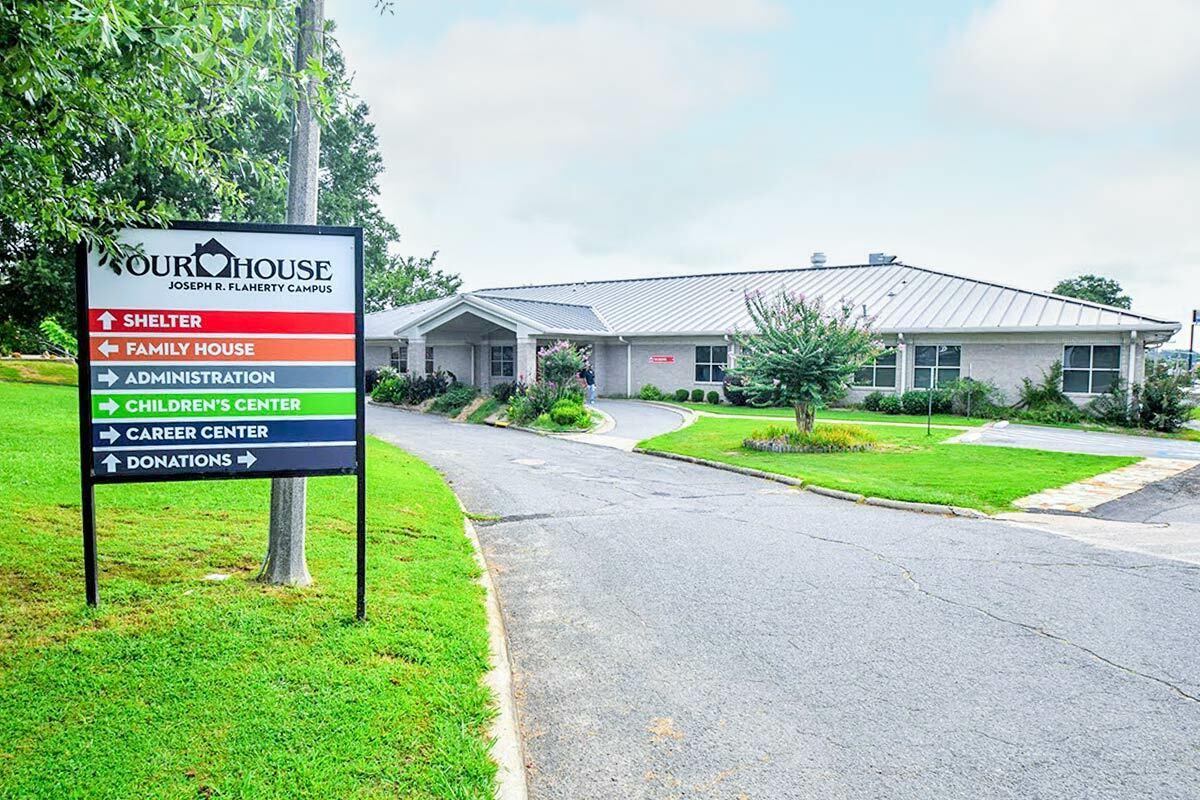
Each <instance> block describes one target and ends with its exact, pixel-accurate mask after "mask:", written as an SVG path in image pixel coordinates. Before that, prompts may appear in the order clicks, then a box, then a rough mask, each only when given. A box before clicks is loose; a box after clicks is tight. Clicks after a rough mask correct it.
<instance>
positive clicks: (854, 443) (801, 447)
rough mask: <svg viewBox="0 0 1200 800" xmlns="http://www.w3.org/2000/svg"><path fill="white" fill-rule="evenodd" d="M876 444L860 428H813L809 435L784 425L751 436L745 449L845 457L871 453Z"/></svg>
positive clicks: (865, 430) (762, 430) (873, 438)
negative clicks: (854, 453) (868, 451)
mask: <svg viewBox="0 0 1200 800" xmlns="http://www.w3.org/2000/svg"><path fill="white" fill-rule="evenodd" d="M875 442H876V438H875V434H873V433H871V432H870V431H868V430H867V429H866V428H864V427H862V426H861V425H826V424H819V425H814V426H813V429H812V430H811V431H809V432H808V433H801V432H800V431H798V430H796V429H795V428H787V427H784V426H782V425H768V426H766V427H765V428H758V429H756V430H754V431H753V432H751V434H750V436H749V438H748V439H746V441H744V442H743V443H742V446H743V447H748V448H751V449H760V448H757V447H754V445H755V444H759V445H768V447H767V448H762V449H780V450H782V451H785V452H787V451H792V452H802V453H846V452H856V451H863V450H870V449H871V448H872V447H873V446H874V444H875ZM771 446H773V447H771Z"/></svg>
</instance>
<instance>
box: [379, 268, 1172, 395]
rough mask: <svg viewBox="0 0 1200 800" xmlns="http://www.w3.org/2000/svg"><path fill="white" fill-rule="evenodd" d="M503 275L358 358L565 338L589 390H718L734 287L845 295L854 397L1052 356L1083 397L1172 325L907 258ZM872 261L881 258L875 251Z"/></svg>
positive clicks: (1136, 371) (399, 325)
mask: <svg viewBox="0 0 1200 800" xmlns="http://www.w3.org/2000/svg"><path fill="white" fill-rule="evenodd" d="M823 261H824V257H823V256H822V255H821V254H819V253H818V254H814V257H813V266H811V267H806V268H796V269H769V270H756V271H751V272H725V273H712V274H704V275H680V276H664V277H656V278H632V279H627V280H603V281H583V282H576V283H559V284H547V285H541V286H512V287H503V288H496V289H481V290H478V291H472V292H464V293H462V294H457V295H454V296H453V297H445V298H440V299H437V300H429V301H425V302H421V303H415V304H413V305H409V306H403V307H401V308H396V309H392V310H389V311H381V312H378V313H374V314H368V315H367V318H366V339H367V342H366V344H367V366H368V367H369V368H370V367H380V366H385V365H391V366H392V367H395V368H396V369H399V370H401V371H407V372H410V373H423V372H429V371H433V370H449V371H450V372H453V373H454V374H455V376H456V377H457V378H458V379H459V380H460V381H464V382H469V383H473V384H475V385H477V386H480V387H483V388H487V387H490V386H492V385H494V384H496V383H499V382H504V381H513V380H526V381H528V380H531V379H533V377H534V376H535V374H536V370H537V363H536V362H537V355H536V354H537V349H538V348H539V347H540V346H543V345H545V344H548V343H550V342H552V341H555V340H558V339H568V340H571V341H573V342H575V343H577V344H579V345H580V346H582V347H584V348H586V349H587V350H588V351H590V353H591V355H592V363H593V368H594V371H595V374H596V383H597V389H598V391H599V392H600V394H607V395H634V394H636V393H637V392H638V390H639V389H640V388H641V387H642V386H643V385H645V384H654V385H655V386H657V387H659V388H660V389H662V390H664V391H667V392H670V391H673V390H675V389H681V388H682V389H689V390H691V389H696V388H699V389H704V390H709V389H718V390H719V389H720V387H721V381H722V378H723V377H724V374H725V370H726V368H728V367H729V365H730V364H732V363H734V362H735V361H736V360H737V348H736V346H735V344H734V342H733V341H732V336H731V332H732V331H734V330H748V329H749V328H750V320H749V316H748V314H747V313H746V307H745V302H744V298H745V294H746V293H747V292H751V291H761V292H763V293H766V294H771V293H775V292H778V291H780V290H784V289H786V290H790V291H794V292H800V293H803V294H806V295H809V296H813V295H817V296H821V297H824V298H826V299H827V300H828V301H830V302H837V301H841V300H843V299H845V300H848V301H850V302H851V303H853V305H854V306H855V307H856V308H859V307H861V309H862V313H863V314H864V315H865V316H866V317H869V318H871V319H872V320H873V328H874V330H875V331H877V332H878V334H879V336H880V338H881V339H882V340H883V341H884V342H885V344H886V345H887V346H888V350H887V352H885V353H884V354H883V355H881V356H880V357H879V358H878V359H877V360H876V361H875V363H873V364H871V365H868V366H867V367H864V368H863V369H861V370H860V371H859V373H858V375H857V376H856V380H855V383H856V386H855V388H854V391H853V392H852V394H851V397H850V398H849V399H850V400H852V401H853V400H858V399H861V398H862V397H863V396H864V395H866V394H867V393H868V392H871V391H882V392H903V391H906V390H908V389H912V388H922V387H926V386H929V385H930V384H931V383H936V384H944V383H946V382H948V381H951V380H954V379H956V378H958V377H960V376H961V377H968V376H969V377H973V378H976V379H979V380H986V381H991V382H992V383H994V384H996V386H997V387H999V389H1000V390H1001V391H1002V392H1003V393H1004V394H1005V396H1006V398H1007V399H1008V400H1009V401H1010V402H1011V401H1013V400H1015V399H1016V393H1017V390H1018V388H1019V387H1020V384H1021V379H1022V378H1024V377H1030V378H1034V379H1036V378H1038V377H1040V376H1041V374H1042V371H1043V370H1044V369H1047V368H1048V367H1049V366H1050V365H1051V364H1052V363H1053V362H1055V361H1062V363H1063V366H1064V368H1065V371H1064V377H1063V384H1064V389H1065V390H1066V391H1067V392H1068V393H1069V394H1070V395H1071V396H1072V397H1074V398H1075V399H1076V400H1077V401H1079V402H1085V401H1086V400H1088V399H1090V398H1091V397H1093V396H1095V395H1096V394H1099V393H1102V392H1104V391H1106V390H1107V389H1108V387H1109V386H1110V385H1111V384H1112V382H1113V381H1114V380H1116V379H1118V378H1120V379H1121V380H1124V381H1126V382H1128V381H1129V380H1130V377H1131V376H1132V380H1133V381H1134V382H1136V381H1138V380H1140V379H1141V378H1142V376H1143V375H1144V370H1145V353H1146V348H1147V347H1148V346H1157V345H1159V344H1161V343H1162V342H1165V341H1167V340H1168V339H1170V338H1171V337H1172V336H1173V335H1174V334H1175V333H1176V332H1177V331H1178V330H1179V329H1180V324H1179V323H1178V322H1171V321H1167V320H1161V319H1156V318H1153V317H1148V316H1145V315H1142V314H1136V313H1134V312H1132V311H1128V310H1126V309H1121V308H1114V307H1110V306H1105V305H1100V304H1097V303H1092V302H1088V301H1085V300H1077V299H1075V298H1071V297H1061V296H1058V295H1053V294H1048V293H1046V292H1037V291H1029V290H1026V289H1017V288H1014V287H1011V286H1005V285H1002V284H999V283H994V282H992V281H984V280H978V279H975V278H965V277H960V276H957V275H951V274H949V273H945V272H939V271H937V270H932V269H926V268H924V267H914V266H909V265H907V264H903V263H900V262H898V261H895V260H894V259H893V258H891V257H887V258H880V257H877V256H875V255H873V256H872V258H871V261H872V262H873V263H869V264H855V265H848V266H825V265H824V263H823ZM875 262H878V263H875Z"/></svg>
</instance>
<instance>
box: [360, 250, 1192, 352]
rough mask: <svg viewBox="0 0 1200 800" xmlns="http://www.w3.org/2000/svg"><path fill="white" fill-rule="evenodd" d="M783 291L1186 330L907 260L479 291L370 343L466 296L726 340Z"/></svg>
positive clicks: (987, 324)
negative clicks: (760, 297) (760, 304)
mask: <svg viewBox="0 0 1200 800" xmlns="http://www.w3.org/2000/svg"><path fill="white" fill-rule="evenodd" d="M782 290H788V291H793V292H799V293H801V294H806V295H816V296H820V297H823V298H825V299H826V301H827V302H839V301H842V300H846V301H848V302H850V303H852V304H853V305H854V306H855V307H857V308H865V310H866V314H867V316H869V317H873V318H874V328H875V329H876V330H877V331H879V332H880V333H900V332H903V333H933V332H937V333H968V332H1031V333H1032V332H1049V331H1077V330H1090V331H1120V330H1140V331H1158V332H1162V333H1169V334H1173V333H1174V332H1175V331H1177V330H1179V328H1180V324H1179V323H1178V322H1172V321H1169V320H1162V319H1157V318H1154V317H1148V316H1145V315H1144V314H1136V313H1134V312H1132V311H1128V310H1125V309H1121V308H1114V307H1112V306H1105V305H1100V304H1099V303H1092V302H1089V301H1086V300H1078V299H1075V298H1073V297H1062V296H1059V295H1053V294H1048V293H1046V292H1033V291H1029V290H1026V289H1017V288H1015V287H1012V286H1004V285H1002V284H999V283H994V282H992V281H984V280H978V279H976V278H964V277H961V276H958V275H951V274H949V273H945V272H938V271H936V270H931V269H926V268H924V267H913V266H909V265H907V264H899V263H895V264H886V265H866V264H855V265H849V266H830V267H805V268H798V269H772V270H758V271H753V272H722V273H712V274H706V275H678V276H665V277H657V278H629V279H625V280H605V281H583V282H579V283H559V284H546V285H539V286H508V287H499V288H494V289H482V290H479V291H475V292H468V293H466V294H465V295H456V296H454V297H444V298H440V299H437V300H427V301H425V302H421V303H414V304H412V305H408V306H402V307H400V308H396V309H391V310H389V311H381V312H377V313H374V314H368V315H367V317H366V337H367V338H368V339H387V338H393V337H394V336H395V335H396V334H397V333H398V332H399V331H400V330H401V329H403V328H406V327H408V326H410V325H412V324H413V323H415V322H417V321H419V320H421V319H423V318H427V317H429V316H431V315H433V314H435V313H436V312H437V311H439V310H441V309H442V308H443V307H448V306H449V305H451V304H452V303H454V302H456V301H458V300H459V299H460V298H461V299H468V298H478V299H479V301H481V302H483V303H487V304H489V305H490V306H492V307H493V308H496V309H498V310H499V311H509V312H511V313H512V314H514V315H515V316H518V317H520V318H521V321H523V322H525V323H537V324H538V325H540V326H542V329H543V330H545V331H547V332H565V331H571V332H580V333H587V332H591V333H595V334H597V335H602V336H603V335H608V336H615V335H637V336H654V335H679V334H698V333H710V334H719V333H726V332H729V331H733V330H736V329H741V330H746V329H748V328H750V327H751V322H750V318H749V315H748V314H747V313H746V305H745V295H746V293H747V292H752V291H760V292H763V293H765V294H773V293H776V292H779V291H782Z"/></svg>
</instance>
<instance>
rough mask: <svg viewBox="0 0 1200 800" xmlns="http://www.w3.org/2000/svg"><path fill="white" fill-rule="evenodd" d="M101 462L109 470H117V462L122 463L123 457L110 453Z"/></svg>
mask: <svg viewBox="0 0 1200 800" xmlns="http://www.w3.org/2000/svg"><path fill="white" fill-rule="evenodd" d="M100 463H101V464H103V465H104V466H106V467H108V471H109V472H116V471H117V464H120V463H121V459H119V458H117V457H116V456H114V455H113V454H112V453H109V454H108V458H106V459H104V460H103V461H101V462H100Z"/></svg>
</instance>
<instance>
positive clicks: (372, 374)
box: [363, 369, 379, 394]
mask: <svg viewBox="0 0 1200 800" xmlns="http://www.w3.org/2000/svg"><path fill="white" fill-rule="evenodd" d="M377 383H379V370H377V369H368V370H364V371H363V389H365V390H366V392H367V394H372V393H373V392H374V391H375V384H377Z"/></svg>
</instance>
